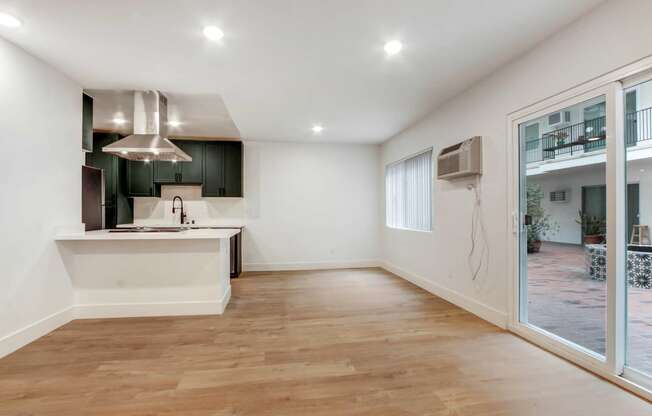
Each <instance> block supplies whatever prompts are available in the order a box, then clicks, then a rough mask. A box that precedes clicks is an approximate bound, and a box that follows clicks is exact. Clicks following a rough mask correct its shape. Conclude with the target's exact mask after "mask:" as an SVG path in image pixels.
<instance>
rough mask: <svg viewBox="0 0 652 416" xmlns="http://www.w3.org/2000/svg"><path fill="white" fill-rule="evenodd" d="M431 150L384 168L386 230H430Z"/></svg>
mask: <svg viewBox="0 0 652 416" xmlns="http://www.w3.org/2000/svg"><path fill="white" fill-rule="evenodd" d="M431 178H432V150H428V151H425V152H423V153H420V154H418V155H416V156H413V157H410V158H408V159H405V160H401V161H399V162H396V163H392V164H391V165H388V166H387V167H386V169H385V198H386V199H385V215H386V220H387V226H388V227H392V228H405V229H409V230H418V231H430V230H431V229H432V221H431V215H432V198H431V195H430V193H431V189H432V186H431V180H432V179H431Z"/></svg>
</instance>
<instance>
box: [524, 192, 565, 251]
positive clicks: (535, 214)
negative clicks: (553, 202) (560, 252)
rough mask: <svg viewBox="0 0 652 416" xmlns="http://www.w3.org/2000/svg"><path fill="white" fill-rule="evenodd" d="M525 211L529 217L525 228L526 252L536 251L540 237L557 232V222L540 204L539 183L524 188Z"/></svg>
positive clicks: (541, 195)
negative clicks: (552, 219)
mask: <svg viewBox="0 0 652 416" xmlns="http://www.w3.org/2000/svg"><path fill="white" fill-rule="evenodd" d="M526 199H527V212H526V215H528V217H529V218H530V221H529V224H528V225H527V226H526V230H527V252H528V253H538V252H539V250H540V249H541V239H542V238H544V237H547V236H548V235H551V234H554V233H556V232H557V229H558V225H557V223H555V222H553V221H551V219H550V215H548V214H546V212H545V210H544V209H543V207H542V206H541V201H542V200H543V191H542V190H541V187H540V186H539V185H535V184H529V185H528V186H527V188H526Z"/></svg>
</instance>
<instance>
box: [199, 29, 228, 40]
mask: <svg viewBox="0 0 652 416" xmlns="http://www.w3.org/2000/svg"><path fill="white" fill-rule="evenodd" d="M204 36H206V37H207V38H208V39H210V40H214V41H218V40H220V39H222V38H223V37H224V32H222V30H221V29H220V28H219V27H217V26H206V27H205V28H204Z"/></svg>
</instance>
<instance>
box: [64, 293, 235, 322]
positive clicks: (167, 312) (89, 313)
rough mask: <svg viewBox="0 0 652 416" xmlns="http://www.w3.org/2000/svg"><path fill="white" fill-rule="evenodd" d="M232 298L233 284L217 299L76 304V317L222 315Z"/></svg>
mask: <svg viewBox="0 0 652 416" xmlns="http://www.w3.org/2000/svg"><path fill="white" fill-rule="evenodd" d="M230 299H231V286H229V287H228V289H227V291H226V292H225V293H224V295H223V296H222V299H219V300H216V301H188V302H156V303H154V302H152V303H109V304H87V305H75V310H74V315H75V319H99V318H134V317H148V316H186V315H222V314H223V313H224V310H225V309H226V306H227V305H228V303H229V300H230Z"/></svg>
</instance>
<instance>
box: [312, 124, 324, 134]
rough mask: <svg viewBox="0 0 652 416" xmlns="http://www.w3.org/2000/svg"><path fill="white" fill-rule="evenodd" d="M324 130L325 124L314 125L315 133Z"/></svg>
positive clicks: (313, 130)
mask: <svg viewBox="0 0 652 416" xmlns="http://www.w3.org/2000/svg"><path fill="white" fill-rule="evenodd" d="M322 131H324V127H323V126H321V125H319V124H315V125H314V126H312V132H313V133H316V134H319V133H321V132H322Z"/></svg>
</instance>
